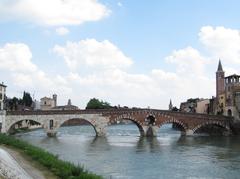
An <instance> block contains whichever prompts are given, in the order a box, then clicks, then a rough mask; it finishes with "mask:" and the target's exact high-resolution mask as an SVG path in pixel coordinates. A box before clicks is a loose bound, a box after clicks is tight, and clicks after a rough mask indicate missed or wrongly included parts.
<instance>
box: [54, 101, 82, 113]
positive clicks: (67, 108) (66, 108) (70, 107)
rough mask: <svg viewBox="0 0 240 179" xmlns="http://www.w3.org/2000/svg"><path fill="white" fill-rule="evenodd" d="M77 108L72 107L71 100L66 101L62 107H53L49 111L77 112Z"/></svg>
mask: <svg viewBox="0 0 240 179" xmlns="http://www.w3.org/2000/svg"><path fill="white" fill-rule="evenodd" d="M78 109H79V108H78V107H77V106H74V105H72V102H71V99H69V100H68V103H67V105H63V106H55V107H53V108H51V109H50V110H59V111H62V110H78Z"/></svg>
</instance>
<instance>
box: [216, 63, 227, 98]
mask: <svg viewBox="0 0 240 179" xmlns="http://www.w3.org/2000/svg"><path fill="white" fill-rule="evenodd" d="M224 75H225V72H224V71H223V68H222V63H221V60H220V59H219V62H218V69H217V72H216V98H217V99H218V98H219V95H221V94H223V93H224V91H225V89H224V77H225V76H224Z"/></svg>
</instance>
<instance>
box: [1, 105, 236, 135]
mask: <svg viewBox="0 0 240 179" xmlns="http://www.w3.org/2000/svg"><path fill="white" fill-rule="evenodd" d="M1 117H2V121H3V123H2V132H3V133H8V132H9V130H10V129H11V127H12V126H14V125H15V124H16V123H18V122H20V121H23V120H31V121H35V122H37V123H39V124H40V125H41V126H42V127H43V128H44V130H45V131H46V133H47V134H48V136H54V135H56V133H57V131H58V129H59V128H60V127H61V125H63V123H64V122H66V121H69V120H71V119H81V120H85V121H87V122H89V123H90V124H91V125H92V126H93V128H94V129H95V132H96V135H97V136H104V135H105V134H106V128H107V126H109V125H112V124H116V123H117V122H118V121H121V120H130V121H132V122H133V123H134V124H136V125H137V127H138V129H139V132H140V135H141V136H156V134H157V131H158V130H159V128H160V127H161V126H162V125H163V124H166V123H173V124H174V125H175V126H177V127H178V128H179V129H181V131H182V134H183V135H193V134H194V133H195V132H196V131H197V130H198V129H200V128H204V127H205V126H209V125H216V126H219V127H221V128H223V129H225V131H227V132H228V133H231V129H230V124H231V121H232V118H231V117H226V116H216V115H207V114H196V113H182V112H172V111H167V110H154V109H108V110H75V111H72V110H71V111H67V110H65V111H64V110H63V111H7V112H5V113H4V115H2V116H1Z"/></svg>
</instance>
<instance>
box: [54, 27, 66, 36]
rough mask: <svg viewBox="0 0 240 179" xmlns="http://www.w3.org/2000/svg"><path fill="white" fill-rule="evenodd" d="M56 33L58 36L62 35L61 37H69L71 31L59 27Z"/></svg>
mask: <svg viewBox="0 0 240 179" xmlns="http://www.w3.org/2000/svg"><path fill="white" fill-rule="evenodd" d="M56 33H57V34H58V35H61V36H62V35H67V34H68V33H69V30H68V29H67V28H65V27H59V28H57V29H56Z"/></svg>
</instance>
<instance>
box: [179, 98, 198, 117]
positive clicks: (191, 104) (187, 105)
mask: <svg viewBox="0 0 240 179" xmlns="http://www.w3.org/2000/svg"><path fill="white" fill-rule="evenodd" d="M199 100H200V99H199V98H194V99H192V98H190V99H188V100H187V101H186V102H182V103H181V104H180V111H181V112H190V113H195V112H196V107H197V102H198V101H199Z"/></svg>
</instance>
